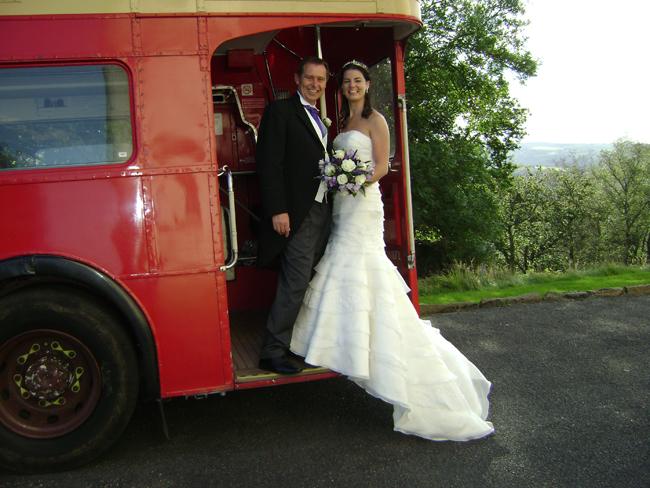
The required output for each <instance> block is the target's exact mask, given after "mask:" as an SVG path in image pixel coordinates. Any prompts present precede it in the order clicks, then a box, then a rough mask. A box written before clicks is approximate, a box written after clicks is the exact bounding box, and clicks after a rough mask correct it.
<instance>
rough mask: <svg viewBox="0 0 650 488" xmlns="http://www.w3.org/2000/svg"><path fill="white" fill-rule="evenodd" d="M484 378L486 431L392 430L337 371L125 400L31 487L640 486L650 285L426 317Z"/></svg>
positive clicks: (648, 459)
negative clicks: (90, 458) (110, 443)
mask: <svg viewBox="0 0 650 488" xmlns="http://www.w3.org/2000/svg"><path fill="white" fill-rule="evenodd" d="M431 320H432V321H433V323H434V325H435V326H436V327H438V328H440V329H441V330H442V333H443V335H444V336H445V337H446V338H447V339H448V340H450V341H451V342H452V343H454V344H455V345H456V346H457V347H458V348H459V349H460V350H461V351H462V352H463V353H464V354H466V355H467V356H468V357H469V358H470V359H471V360H472V361H473V362H474V363H475V364H476V365H477V366H478V367H479V368H480V369H481V370H482V371H483V372H484V374H485V375H486V376H487V377H488V379H490V380H491V381H492V382H493V386H492V393H491V396H490V400H491V413H490V420H491V421H492V422H493V423H494V425H495V428H496V432H495V434H493V435H492V436H490V437H488V438H485V439H482V440H478V441H471V442H467V443H454V442H431V441H425V440H423V439H420V438H416V437H412V436H406V435H404V434H400V433H396V432H393V431H392V418H391V414H392V407H391V406H389V405H386V404H384V403H383V402H382V401H380V400H377V399H376V398H373V397H371V396H369V395H368V394H366V393H365V392H364V391H363V390H361V389H360V388H359V387H357V386H356V385H355V384H353V383H352V382H350V381H348V380H346V379H344V378H335V379H330V380H323V381H315V382H310V383H302V384H295V385H288V386H279V387H271V388H263V389H257V390H249V391H238V392H233V393H229V394H228V395H226V396H225V397H219V396H211V397H209V398H208V399H206V400H188V401H185V400H183V399H175V400H173V401H171V402H170V403H168V404H166V405H165V413H166V416H167V422H168V426H169V430H170V434H171V440H170V441H165V440H164V439H163V436H162V433H161V429H160V427H159V423H158V417H157V412H156V409H155V406H154V405H153V404H142V405H139V406H138V408H137V410H136V413H135V415H134V417H133V420H132V422H131V423H130V424H129V426H128V427H127V430H126V431H125V433H124V434H123V435H122V437H121V438H120V440H119V441H118V443H117V444H116V445H115V446H114V448H113V449H112V450H111V451H109V452H108V453H107V454H105V455H104V456H102V457H101V458H100V459H98V460H96V461H95V462H93V463H91V464H89V465H88V466H86V467H84V468H82V469H79V470H77V471H73V472H68V473H58V474H50V475H34V476H26V475H16V474H13V473H7V472H2V471H0V486H12V487H41V486H66V487H70V488H74V487H203V486H223V487H247V488H248V487H291V488H299V487H323V486H328V487H409V488H410V487H436V488H447V487H480V488H482V487H512V488H534V487H571V488H576V487H589V488H597V487H608V488H609V487H612V488H622V487H648V486H650V430H649V427H650V426H649V425H648V424H649V423H650V422H649V420H650V415H649V409H648V407H649V404H650V347H649V345H650V296H647V295H646V296H621V297H616V298H594V299H589V300H584V301H560V302H542V303H537V304H531V305H517V306H512V307H504V308H492V309H477V310H472V311H469V312H461V313H455V314H445V315H436V316H433V317H431Z"/></svg>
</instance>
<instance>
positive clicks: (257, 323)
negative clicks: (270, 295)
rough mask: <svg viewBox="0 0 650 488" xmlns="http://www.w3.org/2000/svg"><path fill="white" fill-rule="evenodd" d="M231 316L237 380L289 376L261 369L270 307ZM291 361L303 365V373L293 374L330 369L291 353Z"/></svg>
mask: <svg viewBox="0 0 650 488" xmlns="http://www.w3.org/2000/svg"><path fill="white" fill-rule="evenodd" d="M229 316H230V340H231V343H232V362H233V369H234V372H235V379H236V381H237V382H238V383H245V382H249V381H262V380H265V379H267V377H268V379H272V378H277V377H283V376H286V375H278V374H275V373H271V372H269V371H265V370H263V369H259V368H258V367H257V365H258V363H259V360H260V350H261V348H262V337H263V336H264V330H265V329H266V321H267V319H268V316H269V309H268V308H258V309H252V310H231V311H230V313H229ZM291 361H292V362H293V363H295V364H296V365H298V366H300V367H301V368H303V372H302V373H299V374H297V375H291V376H305V375H311V374H321V373H326V372H330V370H329V369H326V368H321V367H315V366H312V365H310V364H307V363H305V361H304V359H303V358H301V357H300V356H296V355H293V354H292V355H291Z"/></svg>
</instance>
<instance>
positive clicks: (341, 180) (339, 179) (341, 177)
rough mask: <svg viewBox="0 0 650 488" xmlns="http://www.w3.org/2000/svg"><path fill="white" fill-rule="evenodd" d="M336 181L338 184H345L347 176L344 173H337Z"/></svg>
mask: <svg viewBox="0 0 650 488" xmlns="http://www.w3.org/2000/svg"><path fill="white" fill-rule="evenodd" d="M336 182H337V183H338V184H339V185H345V184H346V183H347V182H348V177H347V176H345V175H338V176H337V177H336Z"/></svg>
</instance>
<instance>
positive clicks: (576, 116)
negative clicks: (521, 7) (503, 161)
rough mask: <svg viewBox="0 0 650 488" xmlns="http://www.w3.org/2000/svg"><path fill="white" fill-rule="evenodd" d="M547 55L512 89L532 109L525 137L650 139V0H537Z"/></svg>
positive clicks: (540, 42)
mask: <svg viewBox="0 0 650 488" xmlns="http://www.w3.org/2000/svg"><path fill="white" fill-rule="evenodd" d="M525 17H526V18H528V20H530V25H529V26H528V27H526V29H525V31H524V33H525V36H526V37H528V41H527V44H526V47H527V49H528V50H529V51H530V52H531V53H532V55H533V57H535V58H537V59H539V60H540V61H541V65H540V66H538V69H537V76H536V77H534V78H530V79H529V80H528V81H527V82H526V85H524V86H521V85H520V84H519V82H518V81H516V80H515V81H513V82H511V85H510V92H511V94H512V95H513V96H514V97H515V98H517V99H518V100H519V102H520V104H521V105H522V106H523V107H526V108H528V109H529V110H530V112H531V114H530V115H529V116H528V121H527V123H526V131H527V132H528V135H527V136H526V137H525V138H524V139H523V141H522V142H550V143H561V144H566V143H611V142H614V141H615V140H616V139H619V138H621V137H628V138H630V139H632V140H633V141H638V142H647V143H650V62H649V61H650V60H649V59H648V57H649V56H650V29H649V28H648V20H649V19H650V0H616V1H611V0H588V1H587V0H529V1H528V3H527V6H526V15H525Z"/></svg>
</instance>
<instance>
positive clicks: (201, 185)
mask: <svg viewBox="0 0 650 488" xmlns="http://www.w3.org/2000/svg"><path fill="white" fill-rule="evenodd" d="M144 180H145V181H146V182H147V183H145V185H149V187H148V188H146V190H145V191H146V192H150V194H151V200H152V202H153V204H152V208H151V215H150V216H148V222H147V224H148V227H147V230H148V232H149V234H150V235H149V236H148V237H149V243H150V247H149V259H150V268H151V271H152V272H156V271H157V272H162V273H166V272H172V271H173V272H177V271H184V272H193V271H195V270H206V269H210V270H213V269H214V267H215V256H214V246H213V241H212V218H213V217H212V215H211V210H212V209H211V207H210V203H211V202H210V188H209V183H208V174H207V173H192V174H172V175H160V176H153V177H150V178H146V177H145V178H144ZM151 234H153V235H151Z"/></svg>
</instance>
